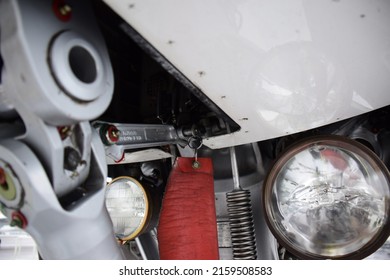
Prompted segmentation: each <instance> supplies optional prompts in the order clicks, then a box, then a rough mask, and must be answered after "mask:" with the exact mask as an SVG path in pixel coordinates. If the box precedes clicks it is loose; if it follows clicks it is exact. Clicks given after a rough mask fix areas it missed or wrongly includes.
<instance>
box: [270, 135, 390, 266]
mask: <svg viewBox="0 0 390 280" xmlns="http://www.w3.org/2000/svg"><path fill="white" fill-rule="evenodd" d="M389 181H390V180H389V173H388V171H387V169H386V167H385V166H384V164H383V163H382V162H381V161H380V160H379V159H378V158H377V157H376V155H375V154H374V153H372V152H371V151H370V150H369V149H368V148H366V147H365V146H363V145H361V144H359V143H355V141H352V140H349V139H346V138H343V137H322V138H312V139H310V140H306V141H303V142H301V143H300V144H298V145H295V146H294V147H292V148H290V149H288V151H286V152H285V153H284V154H283V155H282V156H281V158H280V159H279V160H278V161H277V162H276V164H275V165H274V167H273V168H272V170H271V171H270V173H269V175H268V177H267V179H266V181H265V185H264V205H265V208H266V214H267V220H268V224H269V226H270V228H271V230H272V232H273V233H274V234H275V236H276V237H277V239H278V240H279V242H280V243H281V244H283V245H284V246H285V247H286V248H287V249H290V251H291V252H292V253H295V254H296V255H297V256H298V257H302V258H334V259H338V258H348V259H354V258H363V257H365V256H367V255H369V254H371V253H372V252H373V251H375V250H376V249H378V248H379V247H380V246H381V245H382V244H383V242H384V241H385V240H386V239H387V237H388V235H389V215H390V213H389V210H390V208H389V201H390V190H389Z"/></svg>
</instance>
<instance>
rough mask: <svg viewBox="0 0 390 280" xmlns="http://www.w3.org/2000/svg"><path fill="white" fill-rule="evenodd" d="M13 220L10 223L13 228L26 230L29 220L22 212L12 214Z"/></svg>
mask: <svg viewBox="0 0 390 280" xmlns="http://www.w3.org/2000/svg"><path fill="white" fill-rule="evenodd" d="M11 217H12V220H11V223H10V226H11V227H15V226H16V227H19V228H26V226H27V219H26V217H25V216H24V215H23V214H22V213H21V212H19V211H18V212H13V213H12V216H11Z"/></svg>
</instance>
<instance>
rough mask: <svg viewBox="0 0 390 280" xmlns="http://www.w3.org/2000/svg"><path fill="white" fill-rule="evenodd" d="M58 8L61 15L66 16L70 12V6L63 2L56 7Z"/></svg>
mask: <svg viewBox="0 0 390 280" xmlns="http://www.w3.org/2000/svg"><path fill="white" fill-rule="evenodd" d="M58 10H59V11H60V14H61V15H63V16H68V15H69V14H70V13H71V12H72V8H71V7H70V6H69V5H68V4H65V3H64V4H63V5H62V6H60V7H58Z"/></svg>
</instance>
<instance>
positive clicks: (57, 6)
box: [52, 0, 72, 21]
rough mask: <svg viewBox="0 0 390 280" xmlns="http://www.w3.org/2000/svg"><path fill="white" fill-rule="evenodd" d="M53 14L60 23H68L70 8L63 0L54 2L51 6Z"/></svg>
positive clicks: (70, 14)
mask: <svg viewBox="0 0 390 280" xmlns="http://www.w3.org/2000/svg"><path fill="white" fill-rule="evenodd" d="M52 8H53V11H54V14H55V15H56V16H57V18H58V19H59V20H61V21H69V20H70V18H71V16H72V7H71V6H70V5H68V4H67V3H66V2H65V1H64V0H54V1H53V5H52Z"/></svg>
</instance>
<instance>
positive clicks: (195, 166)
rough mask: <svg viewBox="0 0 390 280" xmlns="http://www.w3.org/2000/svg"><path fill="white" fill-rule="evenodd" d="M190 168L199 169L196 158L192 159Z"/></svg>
mask: <svg viewBox="0 0 390 280" xmlns="http://www.w3.org/2000/svg"><path fill="white" fill-rule="evenodd" d="M192 168H194V169H199V168H200V162H199V161H197V160H194V162H193V163H192Z"/></svg>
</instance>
